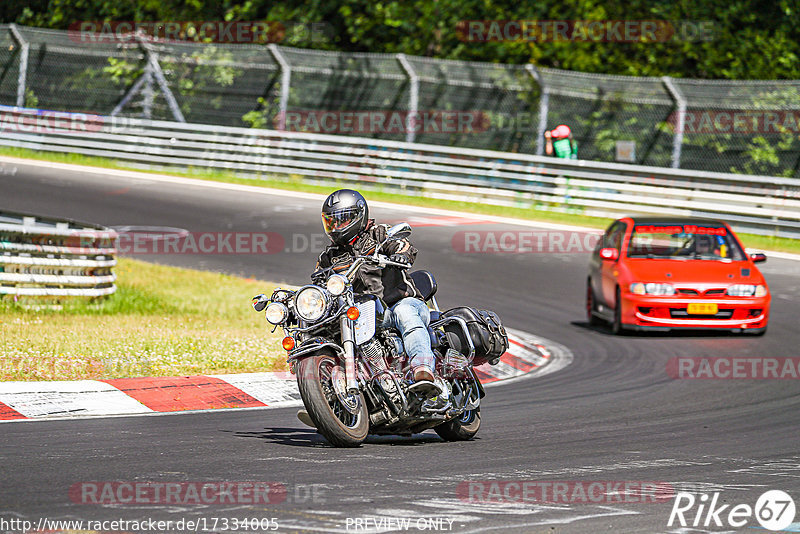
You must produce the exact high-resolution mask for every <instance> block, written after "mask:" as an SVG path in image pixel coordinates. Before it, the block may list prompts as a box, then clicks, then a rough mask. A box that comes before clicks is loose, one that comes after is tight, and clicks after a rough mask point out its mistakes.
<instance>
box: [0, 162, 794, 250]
mask: <svg viewBox="0 0 800 534" xmlns="http://www.w3.org/2000/svg"><path fill="white" fill-rule="evenodd" d="M0 155H5V156H12V157H18V158H27V159H36V160H43V161H53V162H58V163H73V164H76V165H90V166H94V167H102V168H108V169H121V170H135V171H138V172H146V173H147V172H149V173H155V174H170V175H175V176H184V177H187V178H195V179H199V180H210V181H217V182H226V183H234V184H244V185H253V186H260V187H270V188H275V189H285V190H290V191H302V192H310V193H320V194H326V195H327V194H328V193H330V192H331V188H332V186H331V185H313V184H308V183H305V182H303V181H302V178H301V177H299V176H297V177H293V178H287V179H279V178H276V177H270V176H263V175H253V178H242V177H241V176H238V175H236V174H235V173H233V172H228V171H218V170H211V169H204V168H194V169H189V170H187V171H181V170H173V169H168V170H147V169H141V168H139V167H137V166H136V165H135V164H131V163H130V162H125V161H120V160H114V159H109V158H99V157H90V156H83V155H80V154H62V153H55V152H38V151H35V150H29V149H24V148H14V147H0ZM369 198H370V200H378V201H384V202H395V203H398V204H407V205H410V206H421V207H429V208H441V209H448V210H454V211H463V212H467V213H475V214H484V215H498V216H503V217H513V218H517V219H525V220H532V221H543V222H553V223H563V224H572V225H577V226H586V227H589V228H603V229H604V228H606V227H607V226H608V225H609V223H610V222H611V221H612V220H613V219H608V218H603V217H590V216H587V215H581V214H579V213H562V212H554V211H545V210H538V209H530V208H509V207H503V206H492V205H487V204H478V203H473V202H457V201H451V200H439V199H429V198H423V197H419V196H412V195H402V194H398V193H389V192H386V191H380V190H377V191H370V193H369ZM737 235H738V236H739V238H740V239H741V240H742V242H743V243H744V245H745V247H747V248H752V249H761V250H774V251H779V252H790V253H795V254H800V240H798V239H788V238H784V237H768V236H761V235H755V234H747V233H738V234H737Z"/></svg>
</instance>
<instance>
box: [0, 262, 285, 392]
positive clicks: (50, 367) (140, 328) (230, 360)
mask: <svg viewBox="0 0 800 534" xmlns="http://www.w3.org/2000/svg"><path fill="white" fill-rule="evenodd" d="M115 273H116V274H117V279H118V280H117V292H116V293H114V294H113V295H111V296H109V297H106V298H102V299H97V300H93V301H89V300H83V299H72V300H64V301H63V302H58V301H57V300H56V299H54V298H49V299H46V300H42V299H41V298H38V299H33V298H23V297H20V299H19V300H18V301H15V300H14V298H13V297H9V296H5V297H4V298H2V299H0V331H2V332H3V336H2V340H1V341H0V355H2V356H0V380H4V381H5V380H76V379H85V378H91V379H107V378H124V377H140V376H182V375H196V374H225V373H245V372H257V371H283V370H286V366H285V363H286V362H285V354H286V353H285V351H284V350H283V349H282V348H281V347H280V337H279V336H278V334H279V332H276V333H275V334H270V333H269V330H267V323H266V321H265V320H264V317H263V314H257V313H256V312H254V311H253V308H252V307H251V306H250V298H251V297H252V296H253V295H255V294H257V293H267V292H271V291H272V288H273V286H272V285H271V284H269V283H266V282H260V281H257V280H249V279H242V278H237V277H234V276H228V275H223V274H218V273H210V272H204V271H196V270H192V269H181V268H177V267H167V266H163V265H155V264H150V263H145V262H141V261H137V260H132V259H126V258H121V259H119V265H118V266H117V267H116V268H115Z"/></svg>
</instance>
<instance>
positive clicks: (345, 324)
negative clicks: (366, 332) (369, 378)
mask: <svg viewBox="0 0 800 534" xmlns="http://www.w3.org/2000/svg"><path fill="white" fill-rule="evenodd" d="M339 327H340V328H339V329H340V331H341V333H342V348H344V378H345V383H346V386H347V394H348V395H358V393H359V391H360V390H359V388H358V380H357V379H356V342H355V321H352V320H350V319H348V318H347V316H346V315H342V316H341V318H339Z"/></svg>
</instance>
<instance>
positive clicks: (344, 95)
mask: <svg viewBox="0 0 800 534" xmlns="http://www.w3.org/2000/svg"><path fill="white" fill-rule="evenodd" d="M79 26H80V25H79ZM122 26H123V25H120V26H119V28H122ZM88 27H90V28H93V27H94V25H93V24H91V23H90V24H88ZM96 31H97V30H96V28H95V29H88V30H85V31H84V30H81V29H74V30H69V31H61V30H50V29H42V28H31V27H24V26H16V25H13V24H11V25H2V24H0V104H5V105H16V106H18V107H31V108H42V109H50V110H58V111H70V112H76V111H81V112H86V113H98V114H102V115H110V116H115V117H135V118H143V119H154V120H168V121H172V120H174V121H176V122H190V123H201V124H213V125H220V126H224V127H231V126H233V127H248V126H249V127H255V128H269V129H278V130H290V131H304V132H306V133H320V134H337V135H339V134H341V135H349V136H363V137H370V138H375V139H383V140H387V141H407V142H416V143H426V144H438V145H445V146H461V147H469V148H473V149H484V150H500V151H508V152H519V153H526V154H534V155H540V156H541V155H544V153H545V146H546V142H545V137H544V132H545V131H546V130H547V129H551V128H553V127H555V126H556V125H558V124H561V123H564V124H567V125H569V126H570V127H571V128H572V133H573V135H574V137H575V140H576V141H577V142H578V154H579V156H580V157H581V158H584V159H591V160H595V161H605V162H625V163H633V164H639V165H650V166H659V167H674V168H685V169H695V170H702V171H712V172H726V173H727V172H737V173H744V174H764V175H776V176H786V177H789V176H793V177H796V178H798V177H800V136H799V135H798V134H799V133H800V80H763V81H762V80H693V79H679V78H670V77H663V78H662V77H633V76H613V75H600V74H591V73H582V72H572V71H566V70H560V69H550V68H543V67H539V66H534V65H532V64H529V65H504V64H500V63H479V62H469V61H453V60H445V59H437V58H428V57H419V56H411V55H403V54H372V53H344V52H331V51H325V50H309V49H302V48H293V47H289V46H278V45H277V44H274V43H273V44H270V45H263V44H232V43H228V42H213V43H202V42H193V41H181V40H177V41H176V40H168V39H160V38H159V39H157V38H154V37H152V36H147V35H145V34H133V33H117V31H113V32H111V34H96V33H95V32H96ZM119 31H121V30H119ZM451 112H458V113H471V114H472V116H473V117H474V118H475V119H476V120H475V121H473V122H470V123H469V124H467V123H464V124H463V125H464V126H465V127H464V128H461V127H459V125H458V123H456V124H455V126H454V127H447V126H446V125H445V126H444V127H443V126H442V124H441V120H440V119H441V117H442V115H446V114H447V113H451ZM354 115H355V116H357V117H358V119H359V120H360V119H363V120H364V121H365V122H364V123H363V124H360V125H359V124H356V125H355V126H354V125H353V124H352V123H353V122H356V123H357V122H358V121H351V119H350V117H351V116H354ZM330 118H333V119H334V120H328V119H330ZM414 119H417V120H416V121H414ZM428 119H431V120H428ZM476 126H477V127H476Z"/></svg>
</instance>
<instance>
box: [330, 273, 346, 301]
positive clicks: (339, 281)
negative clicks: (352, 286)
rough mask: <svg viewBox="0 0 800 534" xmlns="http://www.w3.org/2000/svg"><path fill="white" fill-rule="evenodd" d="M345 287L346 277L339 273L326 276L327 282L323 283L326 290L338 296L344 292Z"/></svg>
mask: <svg viewBox="0 0 800 534" xmlns="http://www.w3.org/2000/svg"><path fill="white" fill-rule="evenodd" d="M346 288H347V278H345V277H344V276H342V275H341V274H334V275H333V276H331V277H330V278H328V282H327V283H326V284H325V289H327V290H328V293H330V294H331V295H333V296H339V295H341V294H342V293H344V290H345V289H346Z"/></svg>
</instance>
